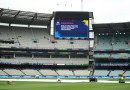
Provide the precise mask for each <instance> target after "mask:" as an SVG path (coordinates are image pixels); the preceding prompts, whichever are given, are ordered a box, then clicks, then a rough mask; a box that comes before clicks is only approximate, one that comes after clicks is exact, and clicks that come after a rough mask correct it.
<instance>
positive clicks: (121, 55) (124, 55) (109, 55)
mask: <svg viewBox="0 0 130 90" xmlns="http://www.w3.org/2000/svg"><path fill="white" fill-rule="evenodd" d="M94 58H115V59H116V58H121V59H123V58H124V59H128V58H130V54H128V53H116V54H115V53H96V54H94Z"/></svg>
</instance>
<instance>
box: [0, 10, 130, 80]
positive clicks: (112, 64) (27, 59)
mask: <svg viewBox="0 0 130 90" xmlns="http://www.w3.org/2000/svg"><path fill="white" fill-rule="evenodd" d="M77 18H78V19H77ZM86 18H87V19H86ZM93 19H94V18H93V13H92V12H54V13H53V14H46V13H35V12H27V11H17V10H10V9H3V8H1V9H0V23H6V24H7V25H0V77H13V76H15V77H30V78H32V77H34V76H36V75H39V76H40V77H42V78H48V77H50V78H56V77H61V78H67V77H68V78H89V77H90V76H93V77H94V78H95V77H96V78H99V77H100V78H104V77H108V78H111V77H113V78H117V76H118V74H124V76H125V77H127V78H129V77H130V71H129V70H130V68H129V65H130V61H129V59H130V30H129V26H130V23H129V22H127V23H107V24H93V23H90V22H91V20H93ZM52 22H53V23H54V24H53V25H52V24H51V23H52ZM75 22H76V24H77V23H80V24H79V25H82V24H83V26H81V29H82V30H80V31H83V32H79V31H78V30H77V28H78V27H77V26H76V25H74V26H73V24H74V23H75ZM88 22H89V23H88ZM14 24H16V25H14ZM88 24H90V25H88ZM22 25H25V26H22ZM67 25H68V26H67ZM32 26H33V27H32ZM34 26H36V27H34ZM38 26H39V27H38ZM41 26H46V27H41ZM60 26H61V27H62V30H61V31H60V30H59V27H60ZM89 26H93V27H89ZM68 27H69V28H68ZM52 28H53V29H52ZM75 28H76V29H75ZM55 29H56V30H55ZM71 29H72V30H73V29H75V32H74V30H73V32H68V31H71ZM84 29H85V31H84ZM76 30H77V31H76ZM65 31H66V32H65ZM84 33H85V34H84ZM90 33H94V35H93V36H94V37H92V36H91V34H90ZM82 35H83V36H82ZM93 43H94V44H93Z"/></svg>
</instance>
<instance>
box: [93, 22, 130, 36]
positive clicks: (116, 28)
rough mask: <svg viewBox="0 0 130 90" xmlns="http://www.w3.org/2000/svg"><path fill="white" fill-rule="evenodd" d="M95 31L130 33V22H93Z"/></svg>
mask: <svg viewBox="0 0 130 90" xmlns="http://www.w3.org/2000/svg"><path fill="white" fill-rule="evenodd" d="M92 26H93V30H94V32H95V33H117V34H118V33H126V34H127V33H130V22H126V23H106V24H93V25H92Z"/></svg>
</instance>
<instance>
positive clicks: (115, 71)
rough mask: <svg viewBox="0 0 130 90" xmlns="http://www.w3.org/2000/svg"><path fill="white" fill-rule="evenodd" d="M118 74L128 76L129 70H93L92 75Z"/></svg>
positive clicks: (129, 74)
mask: <svg viewBox="0 0 130 90" xmlns="http://www.w3.org/2000/svg"><path fill="white" fill-rule="evenodd" d="M118 74H123V75H124V76H130V71H123V70H114V71H110V70H95V71H94V76H118Z"/></svg>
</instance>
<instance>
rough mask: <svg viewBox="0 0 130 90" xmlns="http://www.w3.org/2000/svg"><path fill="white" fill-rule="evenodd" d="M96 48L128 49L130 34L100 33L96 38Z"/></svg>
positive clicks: (129, 46)
mask: <svg viewBox="0 0 130 90" xmlns="http://www.w3.org/2000/svg"><path fill="white" fill-rule="evenodd" d="M94 48H95V49H128V48H130V36H129V35H114V36H112V35H107V36H103V35H101V36H100V35H98V36H96V38H95V47H94Z"/></svg>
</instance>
